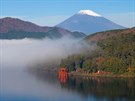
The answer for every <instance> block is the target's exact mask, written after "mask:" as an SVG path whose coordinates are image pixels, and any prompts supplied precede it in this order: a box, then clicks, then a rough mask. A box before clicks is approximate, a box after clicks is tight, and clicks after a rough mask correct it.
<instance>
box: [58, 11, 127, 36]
mask: <svg viewBox="0 0 135 101" xmlns="http://www.w3.org/2000/svg"><path fill="white" fill-rule="evenodd" d="M56 26H57V27H60V28H64V29H67V30H70V31H79V32H83V33H85V34H87V35H89V34H92V33H96V32H101V31H107V30H114V29H124V28H125V27H123V26H121V25H118V24H116V23H114V22H112V21H110V20H108V19H106V18H104V17H103V16H101V15H100V14H97V13H95V12H93V11H91V10H80V11H79V12H78V13H77V14H75V15H73V16H71V17H70V18H68V19H66V20H65V21H63V22H61V23H60V24H58V25H56Z"/></svg>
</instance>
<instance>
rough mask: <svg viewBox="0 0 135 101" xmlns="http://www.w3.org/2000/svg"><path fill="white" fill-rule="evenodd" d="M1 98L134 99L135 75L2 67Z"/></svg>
mask: <svg viewBox="0 0 135 101" xmlns="http://www.w3.org/2000/svg"><path fill="white" fill-rule="evenodd" d="M0 101H135V79H133V78H101V77H68V78H64V77H62V78H59V77H58V76H57V75H55V74H54V73H39V72H31V71H29V70H28V69H27V68H19V67H18V68H1V69H0Z"/></svg>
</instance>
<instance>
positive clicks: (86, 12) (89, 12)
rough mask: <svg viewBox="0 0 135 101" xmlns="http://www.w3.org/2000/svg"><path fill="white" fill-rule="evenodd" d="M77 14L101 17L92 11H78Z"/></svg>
mask: <svg viewBox="0 0 135 101" xmlns="http://www.w3.org/2000/svg"><path fill="white" fill-rule="evenodd" d="M78 14H82V15H83V14H87V15H90V16H97V17H101V15H99V14H97V13H95V12H93V11H92V10H80V11H79V12H78Z"/></svg>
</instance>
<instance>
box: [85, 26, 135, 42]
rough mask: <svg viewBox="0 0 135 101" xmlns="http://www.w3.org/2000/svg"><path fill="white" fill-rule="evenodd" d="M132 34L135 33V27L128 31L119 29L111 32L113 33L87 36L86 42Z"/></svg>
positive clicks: (107, 32) (106, 32)
mask: <svg viewBox="0 0 135 101" xmlns="http://www.w3.org/2000/svg"><path fill="white" fill-rule="evenodd" d="M131 33H135V27H133V28H128V29H118V30H111V31H105V32H98V33H95V34H92V35H89V36H87V37H86V38H85V40H87V41H100V40H103V39H106V38H110V37H114V36H115V37H116V36H120V35H122V34H131Z"/></svg>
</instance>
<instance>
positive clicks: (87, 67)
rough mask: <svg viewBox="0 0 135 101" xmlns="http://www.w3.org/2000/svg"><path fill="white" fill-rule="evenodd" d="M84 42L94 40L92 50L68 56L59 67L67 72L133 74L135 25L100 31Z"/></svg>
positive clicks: (134, 66)
mask: <svg viewBox="0 0 135 101" xmlns="http://www.w3.org/2000/svg"><path fill="white" fill-rule="evenodd" d="M84 40H85V41H86V42H90V41H96V42H97V48H96V49H95V50H94V51H90V50H91V49H90V50H87V51H86V52H85V53H82V54H76V55H72V56H69V57H68V58H66V59H63V60H62V61H61V64H60V66H61V67H67V68H68V70H69V72H71V71H76V72H78V73H97V71H100V72H101V73H103V74H106V73H110V74H125V75H134V76H135V27H134V28H131V29H123V30H113V31H107V32H100V33H96V34H93V35H91V36H88V37H87V38H85V39H84Z"/></svg>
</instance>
